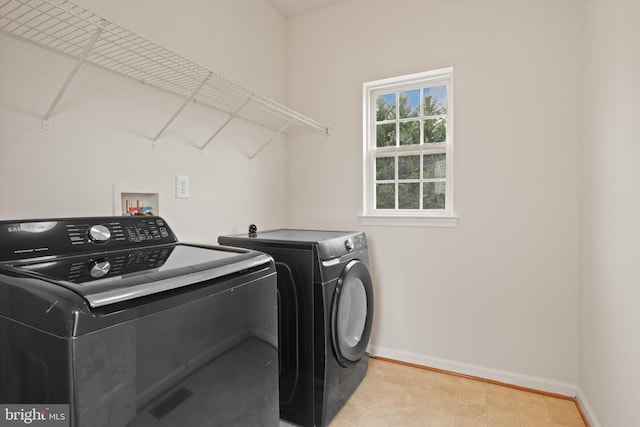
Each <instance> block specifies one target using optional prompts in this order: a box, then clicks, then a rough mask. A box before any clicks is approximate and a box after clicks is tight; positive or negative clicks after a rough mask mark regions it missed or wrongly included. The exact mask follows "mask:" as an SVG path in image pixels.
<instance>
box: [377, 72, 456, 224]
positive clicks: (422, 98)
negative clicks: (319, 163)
mask: <svg viewBox="0 0 640 427" xmlns="http://www.w3.org/2000/svg"><path fill="white" fill-rule="evenodd" d="M450 78H451V77H450V75H449V76H446V77H442V78H438V79H437V80H435V79H434V80H435V81H434V83H433V84H430V82H428V83H427V84H425V83H424V81H423V83H422V84H420V83H418V84H416V85H415V86H409V85H407V84H402V85H398V86H396V88H397V89H395V90H394V89H391V90H389V89H388V87H389V86H387V90H386V91H382V90H381V91H379V92H374V91H370V92H369V94H370V95H373V98H374V99H375V107H376V109H375V115H374V114H371V116H370V118H374V117H375V121H374V122H373V123H371V122H370V126H371V125H372V126H371V127H370V129H372V130H373V131H374V132H373V136H374V138H373V139H374V140H375V146H372V145H369V147H370V148H369V153H370V154H371V155H372V157H371V159H372V161H371V162H370V163H368V164H369V165H370V166H369V167H373V171H372V174H371V173H370V175H369V176H372V178H373V182H372V184H373V186H374V189H373V191H372V192H369V193H368V194H370V195H371V196H372V197H373V204H372V205H373V206H372V207H373V209H382V210H388V211H399V210H411V211H425V210H426V211H428V210H447V209H451V206H449V205H450V204H449V203H448V202H447V194H448V186H449V185H448V182H449V177H448V174H449V173H450V171H449V170H448V167H447V163H448V162H449V161H450V159H448V156H447V153H448V152H449V143H450V141H448V138H449V135H448V132H447V130H448V126H449V124H450V123H448V120H447V119H448V118H450V115H449V111H448V109H449V107H450V105H449V102H448V101H449V98H448V97H449V95H450V94H449V93H448V92H449V81H450ZM425 81H426V80H425ZM383 90H384V89H383ZM369 99H370V100H371V96H370V97H369ZM370 105H372V106H373V105H374V104H373V103H372V104H370ZM371 142H373V141H370V142H369V144H371Z"/></svg>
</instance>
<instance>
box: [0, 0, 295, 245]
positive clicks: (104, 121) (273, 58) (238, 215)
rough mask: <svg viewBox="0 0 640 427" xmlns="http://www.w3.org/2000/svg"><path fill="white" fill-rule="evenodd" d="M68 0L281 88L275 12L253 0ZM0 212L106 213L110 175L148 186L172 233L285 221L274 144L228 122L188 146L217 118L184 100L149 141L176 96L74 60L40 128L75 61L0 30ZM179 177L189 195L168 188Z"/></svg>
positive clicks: (221, 69) (252, 80)
mask: <svg viewBox="0 0 640 427" xmlns="http://www.w3.org/2000/svg"><path fill="white" fill-rule="evenodd" d="M77 3H78V4H80V5H81V6H83V7H86V8H88V9H89V10H92V11H94V12H95V13H98V14H100V15H103V16H104V17H106V18H107V19H109V20H111V21H113V22H115V23H116V24H118V25H121V26H123V27H125V28H128V29H129V30H132V31H134V32H136V33H138V34H139V35H141V36H143V37H146V38H148V39H150V40H152V41H154V42H156V43H158V44H160V45H162V46H164V47H167V48H169V49H171V50H173V51H174V52H176V53H179V54H181V55H183V56H185V57H187V58H189V59H191V60H193V61H194V62H196V63H198V64H200V65H202V66H204V67H206V68H209V69H212V70H214V71H216V72H218V73H220V74H222V75H224V76H225V77H227V78H230V79H232V80H235V81H237V82H238V83H241V84H243V85H245V86H247V87H249V88H251V89H252V90H255V91H257V92H259V93H261V94H264V95H266V96H270V97H273V98H275V99H277V100H281V101H282V100H284V98H285V95H286V92H285V90H286V84H285V81H286V80H285V77H286V70H285V67H286V61H285V59H286V57H285V54H286V52H285V25H284V19H283V18H282V16H280V15H279V14H278V13H277V12H276V11H275V10H274V9H273V7H272V6H271V5H270V4H269V3H268V2H266V1H264V0H247V1H242V2H237V1H233V0H220V1H215V2H209V1H206V2H205V1H180V2H176V1H162V2H158V1H151V0H139V1H136V2H131V1H123V0H118V1H110V2H105V1H95V0H78V1H77ZM0 57H2V61H0V93H1V94H2V95H1V96H0V182H1V183H2V185H0V218H2V219H17V218H25V217H59V216H84V215H111V214H112V213H113V185H114V184H121V183H130V184H131V185H123V186H121V188H124V189H125V190H126V189H128V188H133V189H136V188H143V189H150V190H152V191H158V192H159V193H160V214H161V215H162V216H164V217H165V218H166V219H167V221H168V222H169V224H171V225H172V226H173V228H174V231H175V232H176V234H177V235H178V236H179V238H180V239H181V240H184V241H197V242H207V243H215V242H216V239H217V235H218V234H220V233H228V232H236V231H241V230H245V229H246V227H247V225H248V224H249V223H252V222H255V223H259V224H262V225H263V226H265V227H275V226H282V225H284V222H285V220H286V218H285V216H286V206H285V205H286V197H287V194H286V191H287V189H286V178H287V177H286V172H285V164H286V156H287V154H286V144H285V143H284V140H279V141H277V142H274V143H273V144H271V145H270V146H269V147H268V148H266V149H265V150H264V151H263V152H261V153H260V154H259V155H258V156H257V157H255V158H254V159H253V160H249V159H248V158H247V156H246V155H245V154H244V152H243V150H245V151H247V152H249V153H253V151H254V150H255V149H256V148H257V147H259V146H260V144H262V143H263V142H266V141H267V140H268V139H270V138H271V136H272V135H271V133H268V132H267V133H265V132H264V131H263V130H259V129H257V128H256V127H255V126H252V125H247V124H246V123H245V122H242V121H235V122H233V123H232V124H231V125H230V126H229V128H228V129H225V130H224V131H223V132H222V133H221V134H220V135H219V136H218V138H217V139H216V140H214V142H212V143H211V144H210V145H209V146H208V147H207V149H206V150H205V152H204V155H200V153H199V150H198V149H197V148H195V145H202V144H203V143H204V142H205V141H206V140H207V139H208V138H209V137H210V136H211V135H212V134H213V132H214V131H215V129H216V128H217V126H218V125H220V124H221V123H222V121H223V120H224V119H225V118H226V117H225V116H222V115H220V114H219V113H216V112H215V111H213V110H211V109H208V108H205V107H202V106H200V105H189V106H188V107H187V109H186V110H185V111H184V112H183V114H182V115H181V116H179V118H178V119H177V120H176V121H175V122H174V123H173V124H172V125H171V126H170V128H169V129H168V130H167V132H166V133H165V134H164V135H163V136H162V137H161V138H160V139H159V140H158V147H157V149H155V150H154V149H152V148H151V138H152V137H153V136H154V135H156V133H157V132H158V131H159V130H160V129H161V128H162V126H163V125H164V124H165V123H166V122H167V120H168V119H169V118H170V117H171V116H172V115H173V113H174V112H175V111H176V110H177V109H178V108H179V107H180V106H181V105H182V102H183V100H182V99H179V98H177V97H174V96H171V95H168V94H166V93H164V92H162V91H159V90H155V89H152V88H150V87H146V86H144V85H142V84H140V83H139V82H135V81H133V80H129V79H126V78H123V77H120V76H117V75H115V74H113V73H111V72H108V71H105V70H102V69H99V68H97V67H94V66H91V65H84V66H83V67H82V68H81V69H80V72H79V73H78V75H77V76H76V78H75V79H74V81H73V82H72V84H71V86H70V87H69V90H68V91H67V92H66V94H65V95H64V97H63V98H62V100H61V102H60V104H59V105H58V107H57V108H56V110H55V111H54V113H53V115H52V116H51V126H52V129H51V130H50V131H48V132H47V131H43V130H42V129H41V128H40V118H41V117H42V115H44V113H45V112H46V111H47V109H48V108H49V105H50V104H51V102H52V101H53V99H54V97H55V95H56V94H57V92H58V90H59V88H60V87H61V86H62V83H63V82H64V80H65V79H66V77H67V75H68V74H69V72H70V71H71V69H72V68H73V65H74V64H75V62H74V61H73V60H71V59H69V58H66V57H63V56H60V55H58V54H56V53H53V52H50V51H47V50H44V49H42V48H39V47H37V46H34V45H31V44H27V43H24V42H21V41H17V40H15V39H14V38H11V37H9V36H6V35H0ZM176 175H188V176H189V178H190V186H191V188H190V190H191V197H190V198H189V199H187V200H183V199H176V198H175V184H174V182H175V176H176Z"/></svg>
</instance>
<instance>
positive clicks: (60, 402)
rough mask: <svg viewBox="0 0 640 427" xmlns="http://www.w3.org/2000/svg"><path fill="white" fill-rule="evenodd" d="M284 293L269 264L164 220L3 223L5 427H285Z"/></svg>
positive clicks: (0, 280)
mask: <svg viewBox="0 0 640 427" xmlns="http://www.w3.org/2000/svg"><path fill="white" fill-rule="evenodd" d="M276 289H277V288H276V270H275V266H274V263H273V260H272V259H271V257H269V256H268V255H265V254H264V253H260V252H255V251H250V250H246V249H232V248H222V247H216V246H203V245H191V244H186V243H179V242H178V241H177V239H176V237H175V235H174V234H173V232H172V231H171V229H170V228H169V226H168V225H167V224H166V222H165V221H164V220H163V219H162V218H160V217H147V216H144V217H91V218H62V219H46V220H17V221H0V406H2V407H4V408H3V409H4V411H3V415H2V416H5V414H4V412H6V419H13V420H18V421H17V423H18V424H21V425H22V424H24V423H25V422H21V421H20V420H23V421H24V420H26V416H27V415H30V414H31V415H30V416H33V417H35V416H36V415H37V416H38V417H40V418H37V419H35V418H34V420H35V421H41V420H43V418H42V417H46V420H45V421H47V420H52V419H54V418H50V416H51V415H55V416H56V417H58V418H55V419H58V420H61V419H64V420H65V421H66V425H67V426H70V427H89V426H90V427H125V426H126V427H154V426H157V427H160V426H183V427H202V426H239V427H245V426H271V427H277V426H278V425H279V423H280V421H279V411H278V391H277V390H278V374H279V373H278V369H277V362H278V348H277V343H278V337H277V311H276V307H277V290H276ZM54 410H55V411H56V412H55V413H54V412H50V411H54ZM58 411H61V412H58ZM25 414H26V415H25ZM29 422H30V421H29ZM9 424H12V425H13V423H11V422H10V421H9ZM36 424H40V423H38V422H34V423H33V425H36ZM45 424H47V425H52V424H53V423H52V424H49V423H48V422H45ZM62 424H64V423H62ZM0 425H5V424H3V423H2V422H1V421H0ZM55 425H59V424H58V423H56V424H55Z"/></svg>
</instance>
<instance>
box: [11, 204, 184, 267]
mask: <svg viewBox="0 0 640 427" xmlns="http://www.w3.org/2000/svg"><path fill="white" fill-rule="evenodd" d="M177 241H178V240H177V239H176V237H175V235H174V234H173V232H172V231H171V229H170V228H169V226H168V225H167V224H166V223H165V221H164V220H163V219H162V218H160V217H157V216H131V217H128V216H126V217H90V218H63V219H47V220H24V221H0V262H1V261H9V260H17V259H25V258H37V257H47V256H60V255H67V254H69V255H71V254H79V253H84V252H87V253H91V252H96V251H111V250H119V249H130V248H135V247H141V246H151V245H162V244H169V243H177ZM101 267H102V268H103V267H104V266H101ZM107 268H108V267H107ZM95 274H100V273H99V272H96V273H95Z"/></svg>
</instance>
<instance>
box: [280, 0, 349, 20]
mask: <svg viewBox="0 0 640 427" xmlns="http://www.w3.org/2000/svg"><path fill="white" fill-rule="evenodd" d="M269 1H270V2H271V3H272V4H273V6H274V7H275V8H276V9H277V10H278V11H279V12H280V13H281V14H282V16H284V17H285V18H291V17H292V16H296V15H301V14H303V13H307V12H312V11H314V10H317V9H321V8H323V7H326V6H329V5H331V4H334V3H337V2H339V1H343V0H269Z"/></svg>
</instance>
